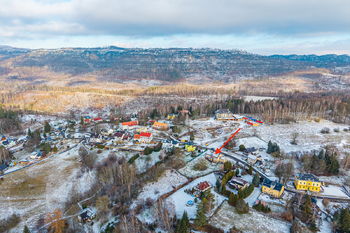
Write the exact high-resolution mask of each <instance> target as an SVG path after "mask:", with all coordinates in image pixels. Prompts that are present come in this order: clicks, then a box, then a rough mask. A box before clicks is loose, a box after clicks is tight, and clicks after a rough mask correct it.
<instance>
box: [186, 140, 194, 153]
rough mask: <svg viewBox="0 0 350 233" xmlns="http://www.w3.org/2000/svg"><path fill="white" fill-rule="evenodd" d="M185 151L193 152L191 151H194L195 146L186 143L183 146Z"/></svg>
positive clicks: (191, 143)
mask: <svg viewBox="0 0 350 233" xmlns="http://www.w3.org/2000/svg"><path fill="white" fill-rule="evenodd" d="M185 150H186V151H187V152H193V151H195V150H196V146H195V145H194V143H193V142H187V143H186V144H185Z"/></svg>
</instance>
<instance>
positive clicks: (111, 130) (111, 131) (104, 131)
mask: <svg viewBox="0 0 350 233" xmlns="http://www.w3.org/2000/svg"><path fill="white" fill-rule="evenodd" d="M113 132H114V130H113V129H109V130H106V129H102V130H101V134H102V135H103V136H108V135H112V134H113Z"/></svg>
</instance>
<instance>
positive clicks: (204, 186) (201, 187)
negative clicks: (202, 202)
mask: <svg viewBox="0 0 350 233" xmlns="http://www.w3.org/2000/svg"><path fill="white" fill-rule="evenodd" d="M211 187H212V186H211V185H210V184H209V183H208V181H204V182H202V183H200V184H198V185H197V186H196V187H195V188H194V189H196V190H198V191H200V192H204V191H205V190H207V189H210V188H211Z"/></svg>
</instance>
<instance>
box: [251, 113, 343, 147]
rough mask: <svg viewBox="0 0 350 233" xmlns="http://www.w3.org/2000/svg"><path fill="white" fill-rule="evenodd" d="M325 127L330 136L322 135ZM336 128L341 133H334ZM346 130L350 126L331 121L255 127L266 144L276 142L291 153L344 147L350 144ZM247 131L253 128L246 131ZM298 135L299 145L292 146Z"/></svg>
mask: <svg viewBox="0 0 350 233" xmlns="http://www.w3.org/2000/svg"><path fill="white" fill-rule="evenodd" d="M325 127H328V128H329V129H330V133H329V134H322V133H321V130H322V129H323V128H325ZM335 128H339V129H340V132H338V133H337V132H334V131H333V130H334V129H335ZM344 128H349V126H348V125H344V124H336V123H333V122H330V121H326V120H321V121H320V122H319V123H317V122H311V121H310V122H309V121H302V122H299V123H292V124H274V125H263V126H259V127H255V128H254V129H256V130H257V133H258V134H259V135H260V137H261V139H262V140H264V141H265V142H268V141H270V140H271V141H272V142H276V143H277V144H278V145H279V146H280V148H281V150H283V151H285V152H287V153H289V152H304V151H305V152H307V151H311V150H319V149H320V148H321V147H322V146H325V145H327V144H333V145H336V146H338V147H343V146H344V145H347V144H349V143H350V133H349V132H344V131H343V129H344ZM246 130H247V131H249V130H251V128H248V129H246ZM295 132H296V133H298V134H299V136H298V138H297V142H298V145H292V144H291V143H290V142H291V141H292V134H293V133H295Z"/></svg>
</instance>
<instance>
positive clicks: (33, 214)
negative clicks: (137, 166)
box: [0, 149, 95, 232]
mask: <svg viewBox="0 0 350 233" xmlns="http://www.w3.org/2000/svg"><path fill="white" fill-rule="evenodd" d="M79 171H80V163H79V161H78V152H76V151H75V150H74V149H73V150H70V151H68V152H65V153H62V154H60V155H57V156H55V157H52V158H50V159H48V160H45V161H43V162H41V163H37V164H35V165H32V166H30V167H28V168H26V169H23V170H20V171H17V172H15V173H12V174H9V175H7V176H5V178H4V181H3V182H2V183H1V185H0V190H1V191H0V216H1V219H2V218H6V217H8V216H9V215H11V214H13V213H17V214H19V215H20V216H21V218H22V221H21V223H20V224H19V225H18V226H17V227H16V228H15V229H13V230H12V232H20V231H22V230H23V227H24V225H28V227H29V228H32V227H34V225H35V224H36V221H37V220H38V219H39V217H40V216H41V215H45V214H47V213H48V212H52V211H53V210H54V209H56V208H60V209H63V208H64V204H65V202H66V201H67V197H68V195H69V193H70V190H71V189H72V187H73V186H74V187H75V188H76V190H77V191H78V192H80V193H83V192H85V191H86V190H88V189H89V187H90V185H92V183H93V182H95V181H94V176H93V175H92V174H89V173H84V174H83V175H82V176H77V174H78V173H79Z"/></svg>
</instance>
